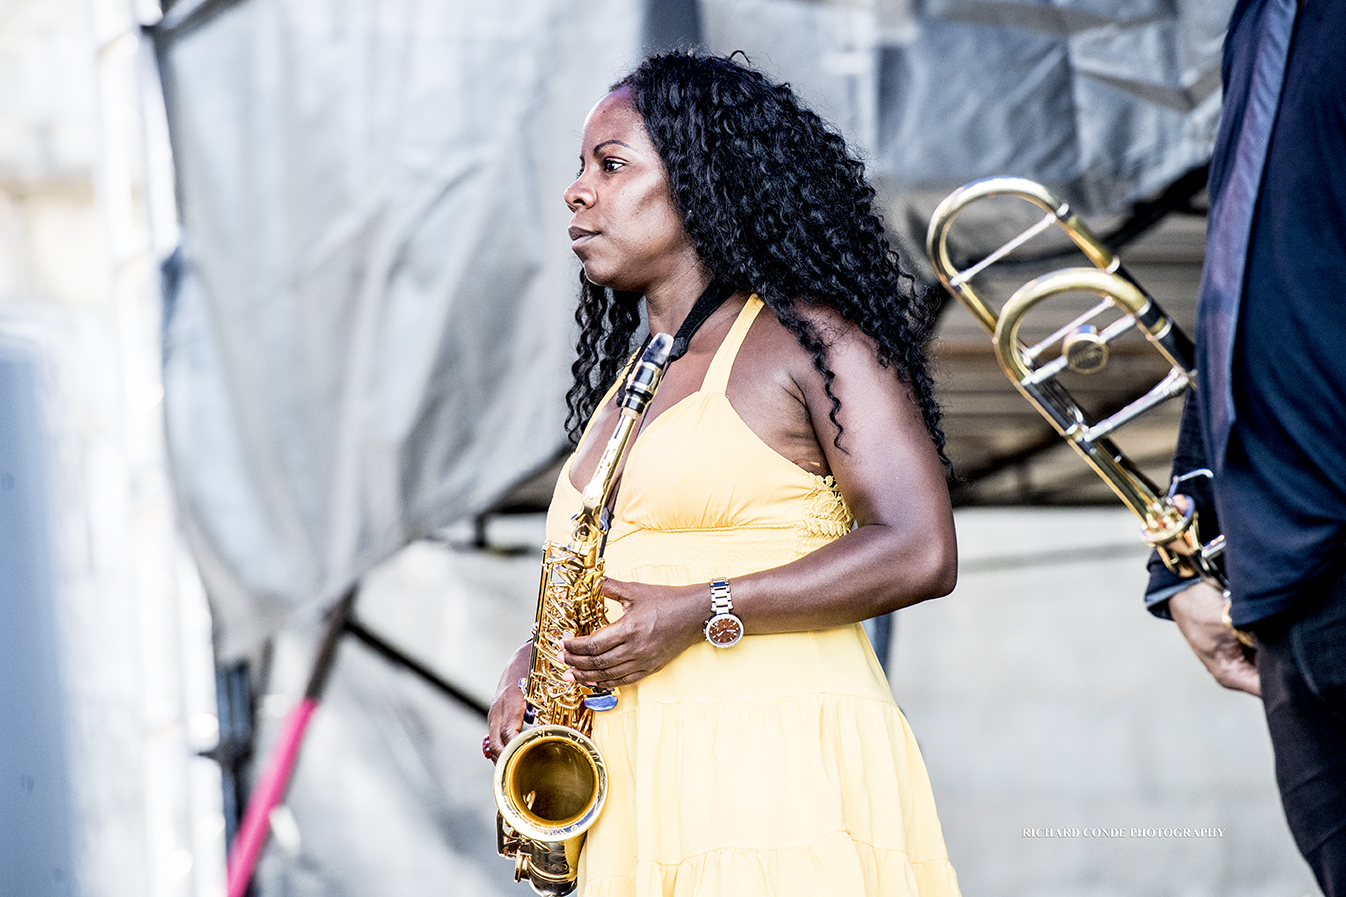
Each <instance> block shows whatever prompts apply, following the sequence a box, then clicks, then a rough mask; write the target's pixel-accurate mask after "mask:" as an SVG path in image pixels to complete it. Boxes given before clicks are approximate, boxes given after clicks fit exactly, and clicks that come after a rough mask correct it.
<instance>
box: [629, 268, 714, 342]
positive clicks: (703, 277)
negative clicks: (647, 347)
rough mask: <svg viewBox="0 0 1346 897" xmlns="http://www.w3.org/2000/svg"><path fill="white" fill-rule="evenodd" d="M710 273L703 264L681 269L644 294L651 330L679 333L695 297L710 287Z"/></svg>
mask: <svg viewBox="0 0 1346 897" xmlns="http://www.w3.org/2000/svg"><path fill="white" fill-rule="evenodd" d="M710 282H711V276H710V273H709V272H708V271H706V270H705V268H703V267H702V266H700V265H697V266H696V267H695V268H689V269H687V270H684V271H679V272H677V273H675V274H674V275H673V276H671V277H669V278H667V279H666V280H664V281H662V282H661V283H660V284H659V285H658V286H656V287H652V288H651V289H649V290H648V291H647V292H646V293H645V314H646V317H647V319H648V320H649V322H650V332H651V333H676V332H677V330H678V328H679V327H681V326H682V322H683V320H684V319H685V318H686V317H687V313H688V312H690V311H691V310H692V306H693V305H695V304H696V300H697V299H698V298H700V296H701V294H702V293H704V292H705V291H706V288H707V287H708V286H710Z"/></svg>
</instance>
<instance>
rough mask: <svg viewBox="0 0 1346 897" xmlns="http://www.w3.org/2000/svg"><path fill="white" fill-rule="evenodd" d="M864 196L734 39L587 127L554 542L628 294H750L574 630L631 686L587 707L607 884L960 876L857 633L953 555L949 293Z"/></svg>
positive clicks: (882, 881) (669, 71)
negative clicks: (567, 445)
mask: <svg viewBox="0 0 1346 897" xmlns="http://www.w3.org/2000/svg"><path fill="white" fill-rule="evenodd" d="M873 196H874V191H873V190H872V189H871V188H870V186H869V185H868V184H867V183H866V181H865V180H864V176H863V166H862V165H861V163H859V162H858V161H856V160H855V159H853V158H852V157H851V156H850V155H848V153H847V151H846V147H845V143H844V141H843V140H842V138H841V137H839V136H838V135H837V134H836V133H834V132H833V131H831V130H830V129H829V128H828V127H827V126H826V125H825V124H824V123H823V122H822V120H821V119H819V118H818V116H816V115H815V114H813V113H812V112H810V111H808V110H806V109H803V108H801V106H800V105H799V103H798V100H797V99H796V98H795V96H794V94H793V93H792V92H791V91H790V89H789V87H788V86H785V85H775V84H772V83H770V82H769V81H768V80H767V79H765V78H764V77H763V76H762V75H760V74H758V73H757V72H754V71H752V70H750V69H748V68H746V67H744V66H741V65H739V64H737V63H735V62H734V61H732V60H729V59H723V58H715V57H706V56H699V55H694V54H686V53H673V54H669V55H666V56H658V57H654V58H651V59H649V60H647V61H646V62H644V63H643V64H642V65H641V66H640V67H639V68H638V69H637V70H636V71H635V72H634V73H632V74H631V75H630V76H628V77H627V78H626V79H624V80H623V81H621V82H619V83H618V84H617V85H616V86H615V88H614V90H613V92H612V93H610V94H609V95H608V96H606V97H605V98H603V100H601V101H600V102H599V103H598V105H597V106H595V107H594V109H593V110H592V111H591V112H590V113H589V116H588V118H587V120H586V121H585V125H584V136H583V144H582V147H581V166H580V172H579V177H578V178H577V180H576V181H575V182H574V183H573V184H572V185H571V186H570V188H569V189H568V190H566V193H565V201H566V203H567V205H569V207H570V208H571V210H572V211H573V212H574V217H573V219H572V226H571V228H570V236H571V239H572V240H573V245H572V248H573V250H574V252H575V254H576V255H577V256H578V257H579V259H580V261H581V263H582V264H583V268H584V275H583V278H582V289H581V293H582V295H581V304H580V309H579V311H578V313H577V315H576V318H577V320H578V322H579V324H580V327H581V333H580V338H579V359H578V360H577V361H576V363H575V365H574V373H575V385H574V386H573V388H572V389H571V391H570V393H569V397H568V398H569V402H570V409H571V427H572V436H578V437H580V438H579V439H578V447H577V449H576V451H575V454H574V455H573V456H572V457H571V459H570V461H569V462H568V463H567V464H566V466H565V468H564V470H563V471H562V474H561V477H560V479H559V481H558V482H557V485H556V492H555V495H554V497H553V501H552V506H551V512H550V514H549V516H548V521H547V527H548V538H549V539H553V540H557V541H562V542H564V541H566V540H567V539H568V538H569V535H570V517H571V515H572V514H573V513H574V512H575V511H576V510H577V509H578V507H579V492H578V488H577V487H579V488H582V487H583V485H584V484H585V483H587V482H588V479H589V478H590V476H591V475H592V473H593V471H594V469H595V467H596V466H597V463H598V457H599V454H600V453H601V451H602V449H603V444H604V442H606V437H607V435H608V434H610V433H611V432H612V429H613V426H614V423H615V420H616V413H617V412H616V406H615V401H614V397H613V396H614V393H615V388H612V387H613V384H614V382H615V381H616V379H617V376H618V374H619V373H620V370H621V368H622V367H623V365H624V364H625V363H626V361H627V359H628V358H629V355H630V352H631V349H632V337H633V335H634V333H635V330H636V328H637V325H638V323H639V315H640V307H639V301H640V300H641V299H642V297H643V300H644V310H645V313H646V316H647V318H648V321H649V326H650V329H651V330H652V331H664V332H667V333H674V332H676V331H677V330H678V328H679V326H680V325H681V324H682V322H683V320H684V318H686V317H687V315H688V312H689V310H690V309H691V308H692V306H693V305H694V303H695V302H696V300H697V299H698V297H699V296H700V295H701V294H702V293H703V292H705V291H707V289H708V287H710V285H711V284H712V282H717V283H723V284H726V285H727V286H728V287H729V288H730V289H731V290H732V295H730V297H729V299H728V300H727V301H725V302H724V303H723V304H722V305H721V306H720V307H719V308H718V309H717V310H716V311H715V312H713V313H712V314H711V315H710V317H709V318H707V319H706V321H705V323H704V325H703V326H701V327H700V329H699V330H697V331H696V333H695V335H694V336H693V338H692V340H691V342H690V345H689V347H688V350H687V352H686V354H685V356H683V357H682V358H681V359H679V360H677V361H676V362H675V363H673V364H672V365H671V366H670V367H669V369H668V371H667V374H666V375H665V377H664V380H663V384H662V386H661V387H660V389H659V392H658V393H657V394H656V396H655V398H654V400H653V401H652V402H651V404H650V407H649V409H648V410H647V412H646V417H645V421H644V424H643V430H642V433H641V434H640V436H639V437H638V439H637V440H636V442H635V445H634V448H633V449H632V451H631V453H630V456H629V460H628V462H627V466H626V469H625V473H624V475H623V482H622V485H621V488H620V491H619V493H618V495H617V503H616V508H615V513H614V521H613V524H612V529H611V532H610V535H609V537H608V542H607V549H606V564H607V574H608V580H607V582H606V585H605V586H604V595H605V597H606V598H607V599H608V608H609V616H610V617H611V618H612V620H613V622H612V623H611V624H610V625H608V626H607V627H605V628H603V629H602V630H600V631H599V632H597V633H595V634H594V635H592V636H590V637H587V638H572V639H570V640H568V641H567V642H566V658H565V659H566V662H567V663H568V664H569V665H570V667H571V673H568V674H567V675H568V676H570V675H573V676H574V677H575V678H578V679H580V680H581V681H585V682H593V683H597V684H599V685H602V686H608V687H612V686H620V687H621V697H620V701H619V703H618V706H617V708H616V709H615V710H611V711H608V712H606V713H600V714H597V718H596V720H595V723H594V739H595V741H596V742H597V743H598V745H599V747H600V749H601V750H602V752H603V756H604V759H605V760H606V762H607V764H608V770H609V794H608V800H607V804H606V806H605V808H604V810H603V814H602V816H601V817H600V818H599V821H598V823H597V824H596V825H595V826H594V827H593V828H592V829H591V830H590V832H589V835H588V840H587V842H586V845H585V849H584V854H583V857H582V860H581V870H580V872H581V881H580V884H581V893H582V894H584V895H588V897H597V895H617V894H621V895H633V894H634V895H655V894H677V895H683V894H687V895H690V894H701V895H716V894H720V895H726V897H727V895H752V894H773V895H786V894H790V895H793V894H799V895H810V897H813V895H818V894H874V895H878V894H884V895H916V894H920V895H931V894H935V895H946V894H956V893H957V883H956V880H955V877H954V873H953V870H952V868H951V867H950V865H949V861H948V858H947V854H946V852H945V848H944V843H943V838H942V835H941V833H940V830H939V823H938V820H937V818H936V816H935V810H934V804H933V800H932V798H931V795H930V786H929V782H928V780H927V778H926V774H925V768H924V765H923V763H922V762H921V759H920V755H919V753H918V751H917V749H916V744H915V741H914V740H913V738H912V736H911V733H910V730H909V729H908V728H907V726H906V721H905V720H904V719H903V718H902V715H901V713H900V712H899V711H898V709H897V706H896V705H895V704H894V703H893V700H892V694H891V690H890V688H889V686H888V684H887V682H886V681H885V679H884V676H883V673H882V670H881V668H880V666H879V664H878V662H877V660H876V658H875V656H874V653H873V650H872V649H871V648H870V646H869V642H868V640H867V639H866V638H865V636H864V633H863V629H862V627H861V626H860V621H862V620H864V619H867V618H869V617H873V616H876V615H878V614H883V613H887V612H888V611H892V610H895V609H896V608H899V607H905V606H907V605H910V604H914V603H916V602H918V601H923V600H925V599H927V598H934V597H938V596H940V595H945V594H947V593H948V592H949V591H950V590H952V588H953V585H954V579H955V576H956V566H957V560H956V549H955V541H954V528H953V517H952V512H951V510H950V506H949V497H948V492H947V489H946V487H945V481H944V468H943V465H942V463H941V462H942V461H944V457H943V448H942V446H943V436H942V434H941V433H940V430H939V411H938V408H937V406H936V404H935V401H934V398H933V396H932V394H931V381H930V377H929V374H928V373H927V369H926V361H925V357H924V342H925V339H926V337H927V334H928V330H929V325H930V322H931V314H930V312H929V311H928V310H927V309H926V308H925V307H924V306H922V305H921V304H919V303H918V302H917V300H916V299H915V298H914V296H913V295H912V292H913V291H912V290H911V283H910V278H909V277H907V276H906V275H905V274H904V273H903V272H902V271H901V269H900V268H899V266H898V262H897V257H896V255H895V254H894V253H893V252H892V251H891V250H890V248H889V246H888V243H887V241H886V239H885V238H884V235H883V229H882V225H881V223H880V221H879V219H878V217H877V216H876V214H875V213H874V211H873V209H872V201H873ZM586 420H588V427H587V429H585V430H584V432H583V434H582V435H581V434H579V433H578V432H577V430H578V429H579V428H580V426H581V425H582V424H583V422H584V421H586ZM712 611H714V612H715V613H714V615H715V617H716V621H717V624H719V625H717V626H715V627H712V628H711V629H710V630H708V629H707V623H708V620H709V619H710V618H711V616H712ZM730 616H733V617H734V618H736V619H729V617H730ZM740 623H741V629H742V632H743V633H745V634H744V635H743V637H742V638H741V640H738V641H737V642H736V643H735V635H736V634H737V630H738V628H739V624H740ZM711 637H714V638H716V639H717V640H718V641H719V642H720V643H721V644H726V643H727V644H729V645H730V646H729V647H721V646H719V645H716V644H712V643H711V641H710V640H709V639H710V638H711ZM527 665H528V646H527V645H525V646H524V647H522V648H520V650H519V651H518V652H517V653H516V654H515V655H514V657H513V658H512V660H511V662H510V664H509V666H508V668H507V669H506V670H505V672H504V674H503V675H502V677H501V680H500V681H501V685H500V689H499V692H498V694H497V696H496V699H495V702H494V704H493V706H492V708H491V715H490V722H489V726H490V734H489V736H488V741H487V747H488V751H489V753H490V754H491V755H492V757H493V758H494V757H498V756H499V753H500V751H501V750H502V749H503V747H504V745H505V744H506V743H507V742H508V741H509V740H510V739H511V738H512V737H513V736H514V735H516V734H517V733H518V731H519V729H520V726H521V721H522V716H523V699H522V695H521V694H520V692H519V689H518V687H517V685H516V683H517V682H518V680H519V678H520V677H521V676H522V675H524V673H525V672H526V670H527Z"/></svg>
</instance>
